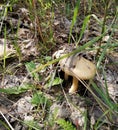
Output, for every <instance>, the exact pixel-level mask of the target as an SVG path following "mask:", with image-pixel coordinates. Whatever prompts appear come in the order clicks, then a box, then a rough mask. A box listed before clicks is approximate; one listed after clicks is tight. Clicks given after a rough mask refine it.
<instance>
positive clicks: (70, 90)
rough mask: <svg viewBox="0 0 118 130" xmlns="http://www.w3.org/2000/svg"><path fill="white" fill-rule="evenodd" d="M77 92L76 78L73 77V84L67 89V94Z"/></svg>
mask: <svg viewBox="0 0 118 130" xmlns="http://www.w3.org/2000/svg"><path fill="white" fill-rule="evenodd" d="M77 90H78V79H77V78H76V77H73V83H72V86H71V88H70V89H69V93H75V92H77Z"/></svg>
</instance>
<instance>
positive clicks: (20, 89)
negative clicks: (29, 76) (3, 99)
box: [0, 84, 34, 94]
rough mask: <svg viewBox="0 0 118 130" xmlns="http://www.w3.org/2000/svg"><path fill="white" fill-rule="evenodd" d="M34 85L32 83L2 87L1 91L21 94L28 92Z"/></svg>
mask: <svg viewBox="0 0 118 130" xmlns="http://www.w3.org/2000/svg"><path fill="white" fill-rule="evenodd" d="M33 87H34V86H33V85H32V84H23V85H22V86H18V87H17V86H16V87H11V88H0V92H3V93H7V94H20V93H23V92H26V91H27V90H29V89H32V88H33Z"/></svg>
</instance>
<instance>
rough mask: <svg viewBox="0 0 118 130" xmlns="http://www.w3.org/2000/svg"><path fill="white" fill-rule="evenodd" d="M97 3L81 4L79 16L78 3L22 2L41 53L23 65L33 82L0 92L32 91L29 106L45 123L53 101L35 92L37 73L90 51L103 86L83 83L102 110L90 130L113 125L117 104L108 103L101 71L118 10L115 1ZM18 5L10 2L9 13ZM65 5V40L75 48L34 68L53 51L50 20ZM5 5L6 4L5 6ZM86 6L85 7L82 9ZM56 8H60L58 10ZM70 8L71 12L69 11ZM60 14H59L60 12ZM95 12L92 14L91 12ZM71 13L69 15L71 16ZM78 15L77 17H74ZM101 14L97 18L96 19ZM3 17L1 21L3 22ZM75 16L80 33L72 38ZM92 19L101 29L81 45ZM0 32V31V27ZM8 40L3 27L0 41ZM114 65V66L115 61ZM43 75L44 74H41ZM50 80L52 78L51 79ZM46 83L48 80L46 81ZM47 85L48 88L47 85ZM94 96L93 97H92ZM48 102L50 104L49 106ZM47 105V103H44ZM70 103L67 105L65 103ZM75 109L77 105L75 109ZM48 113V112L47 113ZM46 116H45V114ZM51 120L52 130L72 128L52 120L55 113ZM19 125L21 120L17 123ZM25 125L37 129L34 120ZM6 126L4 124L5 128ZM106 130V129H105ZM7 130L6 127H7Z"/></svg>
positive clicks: (110, 46) (111, 43) (113, 43)
mask: <svg viewBox="0 0 118 130" xmlns="http://www.w3.org/2000/svg"><path fill="white" fill-rule="evenodd" d="M101 2H102V3H103V5H101V4H100V2H98V1H94V0H89V1H88V2H87V3H86V2H84V3H83V5H84V8H83V10H84V11H83V12H84V14H82V13H81V10H82V7H83V5H82V1H81V0H78V1H77V3H76V4H75V3H74V2H71V3H73V5H71V4H70V3H66V1H61V0H60V1H58V2H57V1H54V0H50V1H46V0H44V1H43V0H38V1H37V2H36V1H35V0H33V1H31V0H27V1H26V2H25V4H26V5H25V6H26V7H27V8H28V9H29V11H30V18H31V20H32V23H34V28H33V30H32V31H34V38H38V40H39V43H38V44H39V46H40V47H41V49H40V51H41V56H40V57H39V58H37V57H36V59H34V61H30V62H26V63H25V64H24V65H25V68H26V70H27V72H28V74H27V76H26V77H28V76H31V77H32V79H33V84H22V85H21V86H20V87H15V88H8V89H3V88H0V92H2V93H7V94H16V95H18V94H20V93H23V92H26V91H28V90H30V91H32V93H33V96H32V101H31V102H32V103H33V104H35V105H36V108H37V111H39V112H42V110H43V114H42V115H41V116H42V117H43V119H44V120H45V121H44V122H46V120H48V119H47V118H48V116H47V117H46V118H45V113H48V112H47V111H48V110H49V107H50V106H51V103H52V102H53V101H51V102H50V101H49V99H48V98H47V97H45V92H41V90H39V92H36V91H37V88H36V84H35V83H38V82H41V81H42V78H40V76H39V73H41V71H42V70H44V69H45V70H46V69H48V68H49V67H50V66H51V65H53V64H55V63H57V62H58V61H59V60H61V59H63V58H65V57H68V56H70V55H73V54H76V53H79V52H82V51H90V50H93V51H94V52H96V55H95V63H96V67H97V69H98V72H100V73H102V74H103V76H104V79H105V82H104V83H101V85H100V86H99V85H98V84H97V83H96V82H94V81H93V80H92V81H90V84H91V87H89V86H88V85H87V84H85V83H84V82H83V83H84V86H85V87H86V88H87V89H88V91H89V92H90V93H91V95H92V96H93V97H94V99H95V100H96V102H97V103H98V105H99V108H100V109H101V110H102V112H103V115H101V117H99V118H98V120H97V121H96V122H95V124H94V125H93V126H91V129H95V130H98V129H100V128H101V127H102V126H103V125H104V124H105V123H106V122H108V124H111V126H115V124H114V120H113V117H114V115H117V114H118V105H117V103H116V102H114V101H113V100H111V98H110V95H109V93H108V84H107V80H106V77H107V75H106V72H105V67H106V66H105V64H104V62H105V57H106V55H107V54H109V52H111V51H113V50H114V48H117V47H118V43H117V42H118V41H117V39H114V38H113V36H114V33H115V29H117V28H116V27H117V21H118V10H117V8H118V7H117V5H116V4H115V2H116V1H115V0H114V1H111V0H110V1H108V3H107V1H106V0H101ZM15 3H16V4H18V3H19V1H18V0H12V1H10V3H9V4H10V8H11V10H12V6H13V5H14V4H15ZM63 4H64V5H65V6H64V15H66V16H67V17H70V18H71V20H72V22H71V27H70V32H69V35H68V36H69V37H68V43H71V42H72V38H73V37H74V41H75V43H73V44H74V45H75V46H76V49H75V50H74V51H72V52H70V53H69V54H65V55H64V56H62V57H60V58H58V59H54V60H53V59H49V60H45V62H43V64H41V63H40V64H39V65H38V66H36V64H35V61H37V59H40V58H42V57H46V56H47V55H49V54H48V53H49V52H50V51H51V50H52V48H56V43H55V41H54V40H55V37H54V30H53V20H54V17H55V16H54V15H55V11H54V10H55V8H58V7H60V5H63ZM114 4H115V5H116V7H115V8H116V9H114V12H115V13H114V14H113V15H114V16H113V15H112V16H111V14H110V13H109V12H110V11H111V9H112V8H113V7H112V6H113V5H114ZM5 5H6V4H5ZM85 7H86V8H85ZM99 8H101V10H103V11H104V12H103V14H100V13H99V15H97V13H98V12H99ZM7 9H8V7H6V8H5V10H4V12H2V15H3V16H4V17H5V16H6V15H7V13H8V11H7ZM58 9H60V8H58ZM71 9H72V11H71ZM62 12H63V11H62ZM94 12H95V13H94ZM72 14H73V15H72ZM78 14H79V15H78ZM100 15H101V16H100ZM4 17H3V19H4ZM78 17H79V18H82V19H83V22H82V24H81V25H80V28H81V29H80V33H79V36H76V37H75V36H74V35H73V33H72V32H73V29H74V27H75V25H76V24H77V22H78ZM100 17H102V18H103V19H102V20H101V19H100ZM110 17H112V20H111V23H110V24H107V20H109V18H110ZM93 19H94V20H95V22H96V23H97V24H98V25H99V27H100V30H101V32H100V33H101V34H100V36H95V37H93V38H92V39H91V40H89V41H88V42H86V43H84V44H82V45H81V40H82V39H83V36H84V33H85V31H86V30H87V29H88V30H89V33H90V32H91V31H92V30H91V27H90V22H91V21H92V20H93ZM1 26H3V21H2V22H1ZM0 29H2V28H0ZM17 29H19V26H18V27H17ZM109 31H111V33H110V35H109ZM106 35H109V39H108V40H107V42H106V43H103V40H102V39H103V37H104V36H106ZM17 37H18V36H16V38H15V39H14V40H15V43H14V44H13V45H14V48H15V50H16V53H17V57H18V58H19V62H22V55H21V52H20V48H19V45H18V43H17V40H18V39H17ZM7 38H8V36H7V29H6V27H4V39H5V40H6V39H7ZM5 46H6V42H5V44H4V48H5ZM56 49H58V48H56ZM6 60H7V58H6V52H5V49H4V57H3V69H4V72H5V70H6V69H7V68H6ZM40 61H44V60H43V59H40ZM115 64H118V63H117V62H116V63H115ZM45 73H46V71H45ZM53 79H54V78H53ZM49 81H52V79H51V80H49ZM45 84H49V83H45ZM51 84H52V85H58V84H60V81H58V80H56V79H55V80H54V82H52V83H51ZM49 86H51V85H49ZM103 88H105V92H104V91H103ZM96 93H97V95H96ZM49 102H50V103H49ZM48 103H49V104H48ZM69 103H71V102H69ZM76 107H77V106H76ZM48 114H49V113H48ZM48 114H47V115H48ZM103 117H104V118H105V121H104V122H101V120H102V118H103ZM52 118H54V119H55V120H53V119H52V120H50V121H48V123H47V124H46V125H47V126H50V127H53V126H54V125H55V124H59V125H60V127H62V128H63V129H65V130H67V129H66V128H67V127H68V126H69V127H68V129H70V127H71V130H74V129H75V127H74V126H73V124H72V123H71V122H69V121H66V120H65V119H59V120H57V119H56V114H55V117H52ZM17 120H18V121H20V120H19V119H17ZM87 121H88V117H87V113H86V114H85V126H84V130H87V123H88V122H87ZM20 122H22V121H20ZM22 123H25V124H27V125H28V126H29V129H32V128H34V129H39V126H37V125H38V123H37V122H35V121H34V120H33V121H32V122H22ZM5 126H7V125H5ZM109 127H110V126H109ZM7 129H9V128H7Z"/></svg>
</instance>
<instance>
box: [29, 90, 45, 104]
mask: <svg viewBox="0 0 118 130" xmlns="http://www.w3.org/2000/svg"><path fill="white" fill-rule="evenodd" d="M45 102H47V98H46V97H45V96H44V95H43V93H42V92H37V93H35V94H34V95H33V97H32V99H31V103H32V104H35V105H43V104H45Z"/></svg>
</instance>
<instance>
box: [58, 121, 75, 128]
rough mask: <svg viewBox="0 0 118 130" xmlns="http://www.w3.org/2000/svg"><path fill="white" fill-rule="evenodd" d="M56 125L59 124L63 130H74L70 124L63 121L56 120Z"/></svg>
mask: <svg viewBox="0 0 118 130" xmlns="http://www.w3.org/2000/svg"><path fill="white" fill-rule="evenodd" d="M56 123H57V124H59V125H60V126H61V127H62V128H63V129H64V130H76V128H75V127H74V126H73V125H72V123H71V122H69V121H65V120H64V119H58V120H57V121H56Z"/></svg>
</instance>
